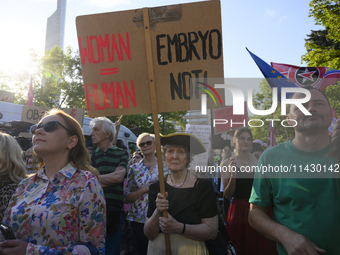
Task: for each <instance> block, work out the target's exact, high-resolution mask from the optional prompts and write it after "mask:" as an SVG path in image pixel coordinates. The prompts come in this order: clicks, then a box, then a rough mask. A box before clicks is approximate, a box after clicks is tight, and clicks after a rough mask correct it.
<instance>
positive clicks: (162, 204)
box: [156, 193, 169, 212]
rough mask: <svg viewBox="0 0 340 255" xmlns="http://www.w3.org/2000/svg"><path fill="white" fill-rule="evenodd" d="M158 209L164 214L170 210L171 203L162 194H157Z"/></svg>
mask: <svg viewBox="0 0 340 255" xmlns="http://www.w3.org/2000/svg"><path fill="white" fill-rule="evenodd" d="M156 207H157V211H158V212H163V211H166V210H168V209H169V201H168V200H167V199H166V198H165V197H164V196H163V195H162V194H161V193H158V194H157V199H156Z"/></svg>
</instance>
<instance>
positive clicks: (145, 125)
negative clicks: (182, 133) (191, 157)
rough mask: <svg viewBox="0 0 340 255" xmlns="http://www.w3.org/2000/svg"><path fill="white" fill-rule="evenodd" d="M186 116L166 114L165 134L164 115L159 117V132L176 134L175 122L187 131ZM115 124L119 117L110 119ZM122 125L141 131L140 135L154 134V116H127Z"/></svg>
mask: <svg viewBox="0 0 340 255" xmlns="http://www.w3.org/2000/svg"><path fill="white" fill-rule="evenodd" d="M185 114H186V112H185V111H181V112H166V113H164V133H163V114H159V115H158V125H159V132H160V133H161V134H163V135H164V134H165V135H167V134H171V133H174V132H176V130H175V127H174V122H175V123H177V124H179V125H180V126H181V127H182V128H183V129H185V120H184V119H183V116H184V115H185ZM109 118H110V119H111V120H112V121H113V122H115V121H116V120H117V119H118V117H109ZM122 125H124V126H126V127H127V128H130V129H132V130H133V129H139V132H140V133H143V132H147V133H151V134H153V133H154V123H153V119H152V114H151V113H150V114H137V115H125V116H124V117H123V118H122Z"/></svg>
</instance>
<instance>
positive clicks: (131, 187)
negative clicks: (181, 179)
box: [124, 160, 168, 223]
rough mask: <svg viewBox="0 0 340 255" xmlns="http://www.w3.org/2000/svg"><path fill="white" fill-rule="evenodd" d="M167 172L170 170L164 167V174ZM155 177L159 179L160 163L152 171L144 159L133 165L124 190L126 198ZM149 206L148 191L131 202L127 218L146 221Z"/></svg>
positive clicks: (140, 221) (141, 221)
mask: <svg viewBox="0 0 340 255" xmlns="http://www.w3.org/2000/svg"><path fill="white" fill-rule="evenodd" d="M167 173H168V170H166V169H164V176H165V175H166V174H167ZM154 179H157V180H158V164H156V166H155V167H154V168H153V169H152V171H151V173H150V171H149V169H148V168H147V167H146V166H145V165H144V161H143V160H141V161H140V162H139V163H136V164H133V165H131V166H130V169H129V173H128V176H127V183H126V186H125V190H124V199H125V198H126V196H127V195H128V194H129V193H131V192H134V191H136V190H138V189H140V188H141V187H143V186H145V185H147V183H148V182H150V181H151V180H154ZM148 206H149V193H148V192H147V193H144V194H143V195H142V196H140V197H139V198H138V199H137V200H136V201H135V202H134V203H131V206H130V209H129V211H128V213H127V216H126V219H127V220H129V221H135V222H139V223H145V219H146V213H147V212H148Z"/></svg>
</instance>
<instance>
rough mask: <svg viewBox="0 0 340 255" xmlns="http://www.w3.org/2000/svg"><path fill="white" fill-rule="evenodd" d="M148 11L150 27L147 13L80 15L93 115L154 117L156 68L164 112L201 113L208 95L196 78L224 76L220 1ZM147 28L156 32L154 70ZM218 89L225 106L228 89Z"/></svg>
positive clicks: (79, 31)
mask: <svg viewBox="0 0 340 255" xmlns="http://www.w3.org/2000/svg"><path fill="white" fill-rule="evenodd" d="M148 11H149V16H150V19H149V20H150V27H149V28H145V27H144V25H143V23H144V21H143V11H142V9H137V10H130V11H121V12H111V13H103V14H94V15H86V16H79V17H77V19H76V24H77V34H78V43H79V52H80V57H81V64H82V72H83V79H84V88H85V95H86V103H87V111H88V114H89V116H90V117H96V116H115V115H121V114H123V115H126V114H141V113H150V112H151V111H152V109H151V103H150V102H151V98H150V89H149V79H152V77H148V68H153V70H154V82H155V84H156V97H157V111H158V112H169V111H184V110H189V109H190V110H193V109H200V107H201V103H200V95H201V94H202V91H201V90H200V89H198V88H197V86H196V84H193V82H190V78H194V80H195V79H202V78H223V53H222V29H221V15H220V13H221V8H220V1H218V0H213V1H206V2H198V3H190V4H179V5H172V6H163V7H157V8H149V9H148ZM145 29H149V30H150V33H151V48H152V60H153V66H151V67H150V65H149V66H148V64H147V60H146V42H145V31H144V30H145ZM211 86H213V84H212V85H211ZM217 91H218V94H219V95H220V96H221V97H222V101H223V102H224V91H223V90H222V89H219V90H217ZM193 100H195V101H197V104H193V102H192V101H193ZM208 107H209V108H212V107H215V105H213V104H212V103H208ZM219 107H220V106H219Z"/></svg>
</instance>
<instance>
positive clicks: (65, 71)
mask: <svg viewBox="0 0 340 255" xmlns="http://www.w3.org/2000/svg"><path fill="white" fill-rule="evenodd" d="M31 59H32V65H36V66H37V67H38V70H37V72H36V73H35V74H33V75H32V76H33V91H34V101H33V105H34V106H41V107H59V108H83V109H86V100H85V92H84V84H83V77H82V69H81V64H80V55H79V51H74V50H72V48H70V47H67V48H66V50H62V49H61V48H60V47H58V46H55V47H54V48H52V49H51V50H50V51H48V52H45V55H44V56H43V57H40V56H38V55H37V54H36V53H35V52H34V51H32V52H31ZM29 83H30V75H29V74H28V73H23V74H21V75H16V76H13V77H11V76H8V75H4V74H1V73H0V89H2V90H6V91H11V92H15V94H16V101H15V102H16V103H18V104H23V105H26V102H27V92H28V87H29ZM14 87H16V88H19V89H18V90H17V91H13V89H11V88H14ZM185 114H186V112H185V111H181V112H168V113H165V114H164V116H165V118H164V119H165V121H164V124H165V125H164V133H165V134H169V133H173V132H175V131H176V130H175V125H174V122H176V123H177V124H179V125H180V126H181V127H182V128H185V120H184V119H183V116H184V115H185ZM117 118H118V117H110V119H111V120H112V121H115V120H117ZM162 122H163V115H162V114H159V126H160V132H161V133H162V127H163V125H162ZM122 125H124V126H126V127H128V128H139V130H140V131H141V132H148V133H153V132H154V130H153V127H154V125H153V120H152V115H151V114H139V115H127V116H124V118H123V119H122Z"/></svg>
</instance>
